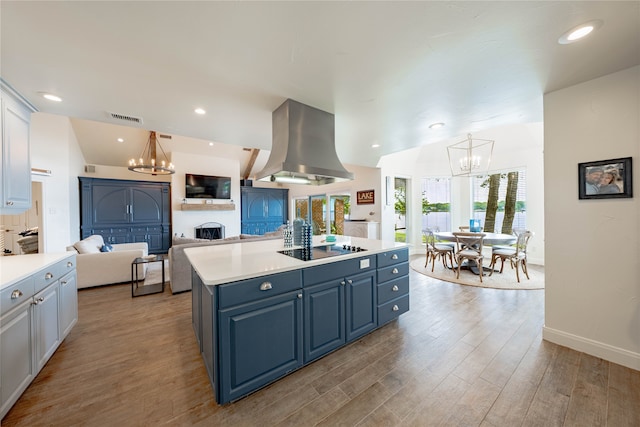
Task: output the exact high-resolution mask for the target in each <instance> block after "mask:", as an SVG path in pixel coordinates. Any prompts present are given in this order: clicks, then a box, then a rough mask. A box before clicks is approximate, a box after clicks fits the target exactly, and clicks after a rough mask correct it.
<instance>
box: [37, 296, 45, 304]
mask: <svg viewBox="0 0 640 427" xmlns="http://www.w3.org/2000/svg"><path fill="white" fill-rule="evenodd" d="M36 301H38V302H39V303H40V302H42V301H44V297H40V298H38V299H37V300H36Z"/></svg>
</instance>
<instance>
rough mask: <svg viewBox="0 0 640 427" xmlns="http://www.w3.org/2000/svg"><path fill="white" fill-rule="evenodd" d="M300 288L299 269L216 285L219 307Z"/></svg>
mask: <svg viewBox="0 0 640 427" xmlns="http://www.w3.org/2000/svg"><path fill="white" fill-rule="evenodd" d="M301 288H302V273H301V271H300V270H295V271H288V272H286V273H278V274H271V275H269V276H262V277H257V278H255V279H247V280H241V281H239V282H233V283H228V284H226V285H218V297H219V301H220V302H219V303H218V307H219V308H226V307H231V306H234V305H238V304H243V303H246V302H250V301H256V300H259V299H262V298H268V297H272V296H275V295H280V294H284V293H286V292H290V291H294V290H296V289H301Z"/></svg>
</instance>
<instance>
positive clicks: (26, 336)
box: [0, 300, 35, 416]
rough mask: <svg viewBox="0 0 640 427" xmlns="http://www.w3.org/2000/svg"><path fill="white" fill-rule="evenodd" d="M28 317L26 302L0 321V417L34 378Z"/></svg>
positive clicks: (30, 318)
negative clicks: (0, 388)
mask: <svg viewBox="0 0 640 427" xmlns="http://www.w3.org/2000/svg"><path fill="white" fill-rule="evenodd" d="M31 313H32V310H31V300H29V301H27V302H25V303H23V304H22V305H20V306H18V307H16V308H15V309H14V310H13V311H11V312H9V313H7V314H6V315H4V316H2V317H1V318H0V324H1V325H2V326H0V356H1V357H0V360H1V361H2V365H1V367H2V372H1V374H0V377H2V380H1V381H2V411H1V412H0V413H1V414H2V416H4V415H5V414H6V413H7V412H8V411H9V408H10V407H11V405H13V402H15V401H16V400H18V398H19V397H20V395H21V394H22V392H23V391H24V390H25V389H26V388H27V387H28V386H29V384H30V383H31V381H32V380H33V378H34V376H35V375H34V366H35V363H33V356H34V351H33V334H32V329H33V328H32V327H31V322H32V317H33V316H32V315H31Z"/></svg>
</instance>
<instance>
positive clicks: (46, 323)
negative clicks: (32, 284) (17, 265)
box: [33, 282, 60, 372]
mask: <svg viewBox="0 0 640 427" xmlns="http://www.w3.org/2000/svg"><path fill="white" fill-rule="evenodd" d="M59 290H60V283H59V282H55V283H54V284H53V285H50V286H49V287H47V288H46V289H45V290H44V291H42V292H40V293H38V294H36V296H34V297H33V301H34V302H33V319H34V322H33V323H34V328H35V331H36V334H35V339H36V346H35V351H36V358H35V361H36V372H39V371H40V369H42V368H43V366H44V365H45V363H47V361H48V360H49V358H50V357H51V355H52V354H53V353H54V352H55V351H56V349H57V348H58V345H60V325H59V322H58V317H59V316H58V315H59V313H58V301H59V298H58V297H59V295H60V293H59Z"/></svg>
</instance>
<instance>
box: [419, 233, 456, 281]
mask: <svg viewBox="0 0 640 427" xmlns="http://www.w3.org/2000/svg"><path fill="white" fill-rule="evenodd" d="M424 233H425V236H426V240H427V254H426V261H425V263H424V266H425V267H427V266H428V265H429V261H431V271H432V272H433V269H434V268H435V265H436V259H437V258H438V257H440V258H442V264H443V265H444V267H445V268H448V267H449V266H448V265H447V257H449V263H450V264H451V268H453V246H451V245H446V244H441V243H437V242H436V236H435V235H434V234H433V230H431V229H426V230H424Z"/></svg>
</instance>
